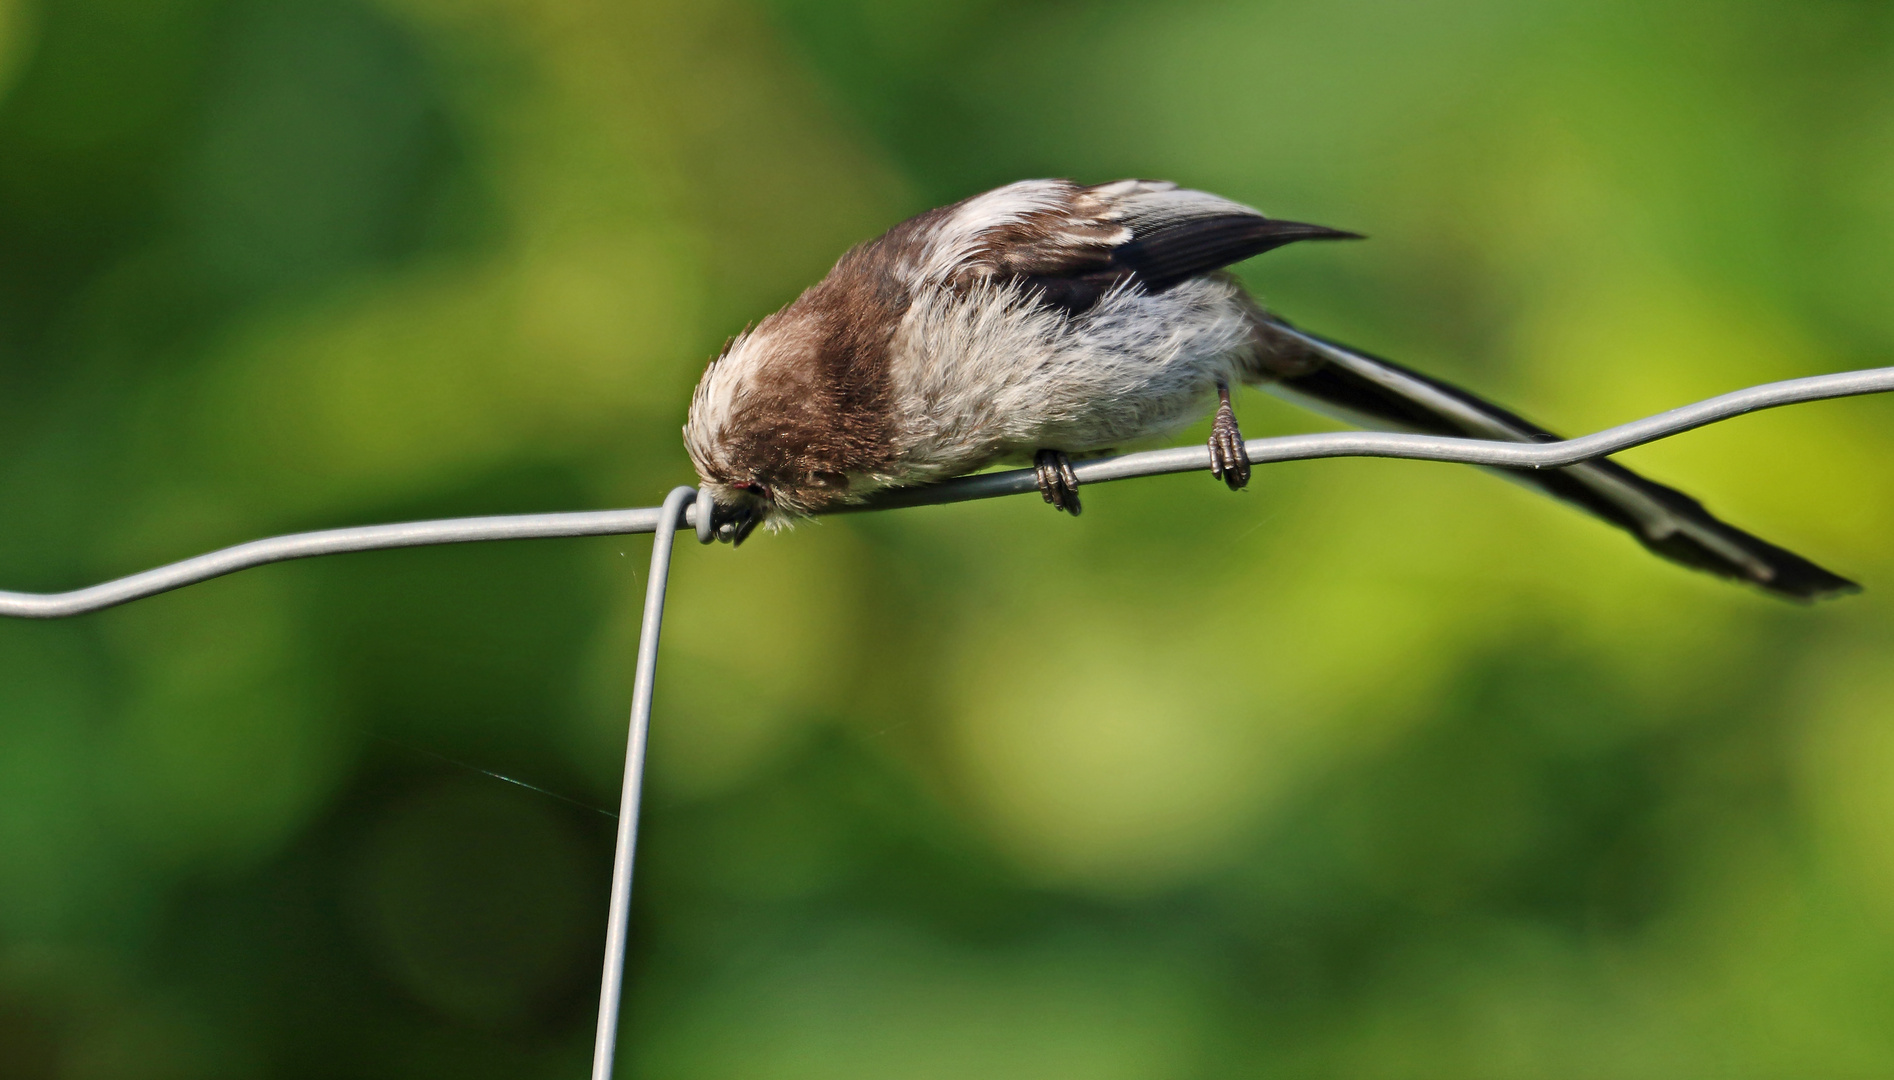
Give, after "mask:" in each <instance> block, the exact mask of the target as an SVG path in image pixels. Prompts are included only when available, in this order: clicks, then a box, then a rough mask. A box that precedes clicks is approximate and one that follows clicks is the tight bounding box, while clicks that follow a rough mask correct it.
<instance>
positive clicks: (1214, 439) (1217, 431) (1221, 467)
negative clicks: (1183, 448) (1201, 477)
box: [1210, 388, 1250, 491]
mask: <svg viewBox="0 0 1894 1080" xmlns="http://www.w3.org/2000/svg"><path fill="white" fill-rule="evenodd" d="M1218 393H1219V395H1220V396H1221V397H1222V399H1223V400H1222V403H1221V404H1219V405H1218V406H1217V418H1216V419H1215V420H1214V421H1212V422H1211V424H1210V475H1211V476H1214V477H1216V478H1217V479H1219V480H1221V481H1223V482H1224V483H1226V484H1228V485H1230V490H1231V491H1240V490H1242V489H1243V488H1244V487H1245V486H1246V485H1248V484H1249V482H1250V454H1249V450H1248V449H1247V448H1245V447H1244V445H1243V433H1242V432H1241V431H1239V430H1237V427H1236V413H1235V412H1234V411H1233V410H1232V409H1231V408H1230V392H1229V390H1227V389H1221V388H1220V389H1219V391H1218Z"/></svg>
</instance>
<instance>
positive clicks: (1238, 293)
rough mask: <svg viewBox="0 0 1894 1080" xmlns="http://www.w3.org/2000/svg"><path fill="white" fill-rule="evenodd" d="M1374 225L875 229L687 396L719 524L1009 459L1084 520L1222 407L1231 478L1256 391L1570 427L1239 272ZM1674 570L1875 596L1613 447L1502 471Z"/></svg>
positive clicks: (1042, 191)
mask: <svg viewBox="0 0 1894 1080" xmlns="http://www.w3.org/2000/svg"><path fill="white" fill-rule="evenodd" d="M1361 238H1362V237H1361V236H1360V234H1357V233H1353V232H1349V231H1346V230H1343V229H1333V228H1328V227H1326V226H1321V225H1311V224H1306V223H1302V222H1296V221H1288V220H1282V219H1278V218H1272V217H1269V216H1267V215H1265V214H1263V213H1261V212H1260V211H1258V210H1255V209H1253V208H1251V207H1249V206H1246V205H1244V204H1242V203H1238V202H1235V201H1232V200H1229V199H1225V198H1222V197H1221V196H1218V195H1214V194H1210V193H1208V192H1204V191H1197V190H1192V189H1190V188H1185V187H1180V186H1179V185H1177V184H1175V183H1170V182H1167V181H1158V180H1119V181H1115V182H1112V183H1104V184H1094V185H1083V184H1079V183H1077V182H1074V181H1071V180H1063V179H1045V180H1022V181H1019V182H1017V183H1012V184H1007V185H1005V186H1003V187H999V188H995V189H993V190H991V191H987V192H984V193H981V194H978V195H973V196H971V197H969V198H966V199H962V200H961V201H959V202H956V203H953V204H951V205H948V206H943V207H939V208H937V209H933V210H929V211H927V212H925V213H922V214H920V215H917V216H915V217H912V218H909V219H908V220H906V221H903V222H901V223H900V224H898V225H895V226H894V227H893V228H891V229H889V230H888V231H887V232H886V233H884V234H882V235H881V236H879V237H877V238H875V239H873V240H869V241H867V242H865V243H862V244H858V245H856V246H855V247H853V248H851V249H850V250H849V251H848V252H847V253H845V254H844V255H843V256H842V257H841V259H840V260H839V261H837V262H836V264H835V266H834V268H833V269H831V270H830V271H829V273H828V275H827V276H826V277H824V278H823V279H822V280H821V281H820V282H818V283H816V284H815V285H814V286H812V287H810V288H809V289H808V290H806V291H805V292H803V293H802V294H801V295H800V296H798V297H797V298H796V299H795V300H794V301H792V302H791V303H790V304H788V305H787V306H786V307H784V308H782V309H781V310H779V311H777V312H775V313H774V314H771V315H769V316H767V317H765V318H763V319H762V320H761V321H759V322H757V323H755V324H754V325H753V326H751V327H749V328H747V329H745V330H744V331H743V332H742V333H740V334H738V335H736V336H735V337H733V338H731V339H730V341H729V342H728V343H727V344H726V345H725V346H724V348H723V350H722V352H721V353H720V354H719V355H718V356H717V357H716V358H715V359H713V360H712V361H711V362H710V364H709V366H708V367H707V368H706V369H705V371H704V374H703V377H702V378H701V379H700V380H699V382H698V384H697V387H696V390H695V392H694V393H693V394H692V396H691V403H690V410H689V414H688V417H687V420H686V423H685V425H684V443H685V447H686V449H687V450H688V452H689V454H690V458H691V461H692V464H693V465H694V466H695V467H696V470H697V474H698V477H699V479H700V480H701V482H702V485H703V490H704V491H706V492H707V493H708V494H709V496H710V497H711V499H712V500H713V501H714V503H715V504H716V506H717V507H718V508H719V510H718V513H719V517H720V519H721V522H722V529H721V531H722V535H723V538H724V539H726V540H729V541H732V542H734V543H739V544H740V543H742V541H743V540H744V538H746V537H747V536H749V535H750V533H751V532H752V531H753V530H754V529H756V528H757V527H758V526H759V525H767V526H768V527H769V528H771V529H778V528H783V527H786V526H789V525H792V524H794V523H795V522H797V521H799V520H801V519H804V518H807V517H809V516H811V515H815V514H821V513H824V512H829V511H833V510H837V509H840V508H843V507H846V506H851V505H860V504H862V503H864V502H867V501H869V500H870V499H871V497H872V496H874V495H875V494H876V493H877V492H880V491H884V490H886V489H890V488H905V487H913V486H918V485H925V484H930V483H934V482H937V481H941V480H945V479H948V478H950V477H954V476H959V475H962V474H965V473H969V472H974V471H976V470H979V469H982V468H985V467H987V466H990V465H995V464H1004V463H1017V464H1026V463H1030V464H1031V465H1032V466H1033V468H1034V474H1035V478H1036V480H1037V483H1038V487H1039V490H1040V494H1041V496H1042V497H1043V499H1044V500H1045V501H1046V502H1047V503H1049V504H1051V505H1052V506H1053V508H1054V509H1056V510H1060V511H1063V512H1065V513H1067V514H1071V515H1077V514H1079V513H1080V512H1081V511H1082V509H1083V505H1082V503H1081V501H1080V497H1079V481H1078V478H1077V476H1076V475H1075V474H1074V471H1073V469H1072V464H1071V462H1072V459H1073V458H1074V457H1083V456H1085V455H1091V454H1098V453H1103V452H1106V451H1109V450H1111V449H1114V448H1117V447H1122V446H1124V445H1126V444H1133V443H1144V442H1149V441H1152V440H1154V439H1158V438H1161V437H1164V436H1166V435H1171V434H1174V433H1175V432H1177V431H1179V430H1181V429H1182V428H1185V427H1188V426H1189V425H1190V424H1192V423H1194V422H1196V421H1198V420H1200V419H1201V418H1202V417H1203V416H1204V415H1205V413H1206V412H1212V410H1214V412H1213V420H1212V423H1211V431H1210V436H1209V449H1210V462H1211V464H1210V472H1211V474H1212V476H1214V477H1215V478H1216V479H1218V480H1220V481H1222V482H1223V483H1224V484H1225V485H1227V486H1228V487H1229V488H1230V489H1231V490H1238V489H1241V488H1243V487H1244V486H1245V485H1247V484H1248V483H1249V480H1250V473H1251V468H1250V460H1249V457H1248V454H1247V453H1246V452H1245V450H1244V445H1243V436H1242V433H1241V430H1240V429H1239V427H1238V425H1237V420H1236V414H1235V410H1234V408H1233V406H1232V403H1231V397H1230V393H1231V389H1232V387H1234V386H1237V385H1249V386H1256V387H1260V388H1262V389H1264V390H1266V391H1269V392H1272V393H1275V394H1277V395H1279V396H1281V397H1284V398H1286V399H1289V400H1291V401H1294V402H1297V403H1298V404H1301V405H1305V406H1307V407H1310V408H1312V409H1314V410H1316V411H1318V412H1322V413H1325V414H1328V415H1330V416H1332V417H1335V418H1338V419H1341V420H1343V421H1345V422H1348V423H1352V424H1355V425H1357V426H1361V427H1366V428H1371V429H1377V430H1392V431H1406V432H1415V433H1422V434H1432V435H1449V436H1463V437H1471V438H1479V439H1497V440H1507V441H1516V442H1542V441H1548V440H1553V439H1556V438H1557V436H1555V435H1553V434H1551V433H1550V432H1548V431H1547V430H1545V429H1544V428H1542V427H1539V426H1538V425H1536V424H1534V423H1532V422H1530V421H1528V420H1526V419H1524V418H1522V417H1521V416H1519V415H1517V414H1516V413H1513V412H1511V411H1510V410H1508V409H1505V408H1502V407H1500V406H1498V405H1495V404H1493V403H1491V402H1489V401H1486V400H1484V399H1482V398H1480V397H1478V396H1476V395H1474V394H1472V393H1470V392H1468V391H1466V390H1462V389H1460V388H1459V387H1456V386H1453V385H1451V384H1449V383H1446V382H1442V381H1440V380H1438V379H1434V378H1431V377H1429V376H1427V375H1424V374H1421V373H1420V372H1417V371H1414V370H1412V369H1410V368H1407V367H1404V366H1402V365H1400V364H1397V363H1394V362H1393V361H1390V360H1386V359H1383V358H1381V357H1379V356H1375V355H1373V354H1371V353H1369V352H1366V351H1363V350H1360V349H1355V348H1351V347H1349V346H1346V345H1343V344H1341V343H1339V342H1335V341H1331V340H1329V339H1327V338H1323V337H1320V336H1318V335H1314V334H1310V333H1306V332H1303V331H1300V330H1298V329H1297V328H1295V327H1293V326H1292V325H1291V324H1290V323H1288V322H1287V321H1286V320H1284V319H1283V318H1281V317H1280V316H1277V315H1275V314H1273V313H1271V312H1270V311H1268V310H1267V309H1265V308H1264V307H1263V305H1262V304H1261V303H1259V302H1258V301H1257V300H1256V299H1254V298H1253V297H1252V296H1251V295H1250V294H1249V293H1248V292H1247V291H1246V290H1245V289H1244V287H1243V286H1242V284H1241V283H1240V282H1239V281H1238V279H1237V278H1236V276H1235V275H1234V274H1233V273H1232V272H1231V271H1230V269H1229V268H1230V267H1231V266H1233V265H1234V264H1236V263H1239V262H1242V261H1243V260H1246V259H1249V258H1252V257H1254V256H1257V255H1261V254H1263V253H1265V252H1268V251H1271V250H1273V249H1275V248H1279V247H1282V246H1284V245H1286V244H1291V243H1296V242H1300V241H1308V240H1354V239H1361ZM1494 471H1497V472H1500V473H1502V474H1503V475H1505V476H1506V477H1507V478H1508V479H1513V480H1516V481H1518V482H1520V483H1522V484H1525V485H1526V486H1529V487H1532V488H1536V489H1538V490H1539V491H1541V492H1543V493H1545V494H1547V495H1551V496H1553V497H1555V498H1558V499H1560V500H1563V501H1565V502H1567V503H1570V504H1573V505H1575V506H1577V507H1578V508H1580V509H1582V510H1585V511H1587V512H1589V513H1591V514H1593V515H1595V516H1596V517H1598V518H1601V519H1603V520H1604V521H1605V522H1607V523H1609V524H1611V525H1615V526H1617V527H1618V528H1620V529H1623V530H1624V531H1626V532H1628V533H1630V534H1631V535H1632V536H1633V537H1634V538H1636V540H1637V541H1638V542H1639V543H1641V544H1643V545H1644V547H1646V548H1648V549H1649V550H1650V551H1652V552H1654V553H1655V554H1657V555H1660V556H1662V557H1664V558H1666V559H1669V560H1671V561H1673V562H1676V563H1680V564H1683V565H1684V566H1688V567H1692V568H1694V569H1698V570H1705V571H1709V572H1710V573H1713V574H1717V575H1720V576H1723V577H1726V578H1732V579H1735V580H1737V581H1740V582H1747V583H1749V584H1751V585H1754V586H1756V587H1758V588H1760V589H1762V590H1764V591H1766V592H1768V593H1772V594H1775V595H1777V596H1781V597H1785V598H1788V599H1791V600H1798V601H1810V600H1814V599H1817V598H1822V597H1828V596H1834V595H1839V594H1842V593H1848V592H1855V591H1858V590H1859V586H1858V585H1856V584H1855V583H1854V582H1852V581H1849V580H1848V579H1846V578H1844V577H1841V576H1839V575H1836V574H1834V573H1831V572H1830V571H1828V570H1825V569H1823V568H1821V567H1820V566H1817V565H1815V564H1814V563H1812V562H1810V561H1808V560H1807V559H1804V558H1802V557H1801V556H1799V555H1796V554H1794V553H1792V552H1789V551H1786V550H1784V549H1782V548H1780V547H1777V546H1775V545H1773V544H1770V543H1769V542H1767V541H1765V540H1762V539H1760V538H1758V537H1756V536H1752V535H1751V534H1749V533H1747V532H1744V531H1743V530H1741V529H1738V528H1736V527H1735V526H1732V525H1729V524H1727V523H1725V522H1723V521H1721V520H1720V519H1718V518H1716V517H1715V516H1713V515H1712V514H1711V513H1710V512H1709V511H1708V510H1706V509H1704V507H1703V505H1702V504H1701V503H1699V502H1698V501H1697V500H1695V499H1693V498H1691V497H1690V496H1688V495H1685V494H1684V493H1682V492H1680V491H1677V490H1675V489H1673V488H1669V487H1666V486H1664V485H1662V484H1659V483H1656V482H1655V481H1652V480H1648V479H1645V478H1644V477H1642V476H1640V475H1638V474H1637V473H1634V472H1632V471H1631V470H1629V469H1627V468H1625V467H1624V466H1622V465H1619V464H1617V463H1616V462H1613V461H1610V460H1606V459H1599V460H1594V461H1587V462H1583V463H1581V464H1577V465H1570V466H1566V467H1563V468H1558V469H1543V470H1533V469H1497V470H1494Z"/></svg>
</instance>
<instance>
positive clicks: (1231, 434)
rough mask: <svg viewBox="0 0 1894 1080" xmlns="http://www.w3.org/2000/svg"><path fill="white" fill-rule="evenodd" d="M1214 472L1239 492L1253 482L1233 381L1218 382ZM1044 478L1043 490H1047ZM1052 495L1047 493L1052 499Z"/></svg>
mask: <svg viewBox="0 0 1894 1080" xmlns="http://www.w3.org/2000/svg"><path fill="white" fill-rule="evenodd" d="M1210 475H1211V476H1214V477H1216V478H1217V479H1219V480H1221V481H1223V482H1224V483H1226V484H1228V485H1230V490H1231V491H1239V490H1241V489H1242V488H1243V487H1244V486H1245V485H1247V484H1248V483H1249V482H1250V455H1249V451H1248V450H1247V449H1245V448H1244V446H1243V433H1242V432H1241V431H1238V430H1237V428H1236V412H1235V411H1234V410H1232V409H1231V408H1230V384H1228V383H1218V384H1217V418H1216V420H1214V421H1212V422H1211V424H1210ZM1044 488H1045V484H1044V482H1043V481H1042V482H1041V484H1040V489H1041V490H1044ZM1050 498H1051V497H1050V496H1047V499H1048V501H1050Z"/></svg>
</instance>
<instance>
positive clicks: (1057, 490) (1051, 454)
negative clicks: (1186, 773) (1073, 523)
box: [1033, 450, 1084, 517]
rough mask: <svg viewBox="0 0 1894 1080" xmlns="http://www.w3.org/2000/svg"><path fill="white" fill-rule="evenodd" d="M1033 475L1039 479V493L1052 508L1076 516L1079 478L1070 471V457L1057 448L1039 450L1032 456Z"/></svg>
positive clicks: (1078, 506) (1080, 509) (1078, 507)
mask: <svg viewBox="0 0 1894 1080" xmlns="http://www.w3.org/2000/svg"><path fill="white" fill-rule="evenodd" d="M1033 476H1034V478H1035V479H1037V480H1038V481H1039V494H1040V497H1042V498H1044V499H1045V500H1046V501H1047V502H1049V503H1051V504H1052V507H1053V509H1055V510H1063V511H1065V512H1066V513H1068V514H1071V515H1072V516H1073V517H1078V516H1079V512H1080V511H1082V510H1083V509H1084V507H1082V506H1080V505H1079V478H1078V474H1077V473H1074V472H1073V471H1072V459H1070V458H1068V457H1066V456H1065V454H1064V452H1062V451H1059V450H1041V451H1039V453H1038V454H1036V455H1034V457H1033Z"/></svg>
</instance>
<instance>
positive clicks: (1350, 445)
mask: <svg viewBox="0 0 1894 1080" xmlns="http://www.w3.org/2000/svg"><path fill="white" fill-rule="evenodd" d="M1308 340H1309V341H1310V343H1311V345H1321V344H1322V343H1321V342H1318V341H1315V339H1308ZM1891 390H1894V368H1871V369H1869V370H1866V371H1848V372H1842V373H1840V374H1835V375H1815V376H1811V377H1809V378H1805V379H1790V380H1788V381H1786V382H1776V383H1768V384H1765V385H1763V386H1753V387H1750V388H1749V389H1747V390H1738V391H1736V392H1734V393H1729V394H1723V395H1720V396H1718V397H1713V398H1710V399H1708V400H1706V401H1700V402H1697V403H1696V404H1694V405H1686V406H1684V407H1682V408H1680V409H1672V410H1670V411H1668V412H1662V413H1658V414H1657V415H1656V416H1651V417H1646V418H1645V419H1642V420H1635V421H1632V422H1631V423H1629V424H1622V425H1620V426H1618V427H1614V428H1608V429H1606V430H1604V431H1600V432H1597V433H1596V434H1592V435H1586V436H1584V437H1582V438H1577V439H1565V440H1562V441H1558V442H1544V443H1516V442H1492V441H1488V440H1484V439H1456V438H1446V437H1442V436H1437V435H1397V434H1390V433H1386V432H1373V431H1339V432H1330V433H1325V434H1320V435H1288V436H1281V437H1278V438H1269V439H1251V440H1249V441H1248V442H1246V443H1245V444H1244V445H1245V446H1246V447H1247V448H1248V450H1249V455H1250V460H1251V461H1252V462H1254V463H1256V464H1258V465H1262V464H1267V463H1269V462H1275V461H1300V460H1307V459H1312V458H1332V457H1389V458H1411V459H1418V460H1424V461H1448V462H1459V463H1463V464H1468V465H1494V466H1508V467H1513V468H1528V469H1549V468H1557V467H1559V466H1562V465H1573V464H1576V463H1578V462H1581V461H1589V460H1591V459H1593V458H1599V457H1604V456H1605V455H1607V454H1615V453H1617V452H1618V451H1620V450H1627V449H1630V448H1631V447H1634V446H1641V445H1643V444H1645V443H1648V442H1652V441H1655V440H1657V439H1662V438H1666V437H1668V436H1671V435H1677V434H1681V433H1682V432H1686V431H1689V430H1691V429H1693V428H1699V427H1702V426H1704V425H1705V424H1711V423H1715V422H1717V421H1719V420H1728V419H1730V418H1731V417H1735V416H1741V415H1743V414H1744V413H1750V412H1755V411H1757V410H1760V409H1773V408H1777V407H1778V406H1782V405H1793V404H1797V403H1799V402H1804V401H1821V400H1825V399H1828V398H1842V397H1855V396H1858V395H1861V394H1878V393H1885V392H1887V391H1891ZM1209 467H1210V451H1209V449H1208V448H1207V447H1204V446H1188V447H1178V448H1176V449H1172V450H1153V451H1149V452H1146V453H1139V454H1124V455H1121V456H1118V457H1109V458H1096V459H1093V460H1090V461H1080V462H1077V463H1075V464H1074V465H1073V466H1072V468H1073V471H1074V472H1075V473H1077V474H1078V478H1079V482H1080V483H1082V484H1099V483H1104V482H1105V481H1108V480H1125V479H1129V478H1131V477H1134V476H1157V475H1160V474H1163V473H1176V472H1196V471H1200V470H1206V469H1208V468H1209ZM1036 490H1038V488H1037V484H1036V483H1035V482H1034V479H1033V472H1032V470H1031V469H1015V470H1010V471H1007V472H994V473H982V474H980V475H978V476H967V477H961V478H960V479H957V480H949V481H947V482H945V483H941V484H934V485H931V486H928V487H919V488H906V489H899V490H894V491H886V492H882V493H880V494H879V495H877V496H875V497H874V498H872V499H870V500H869V501H868V502H867V503H865V504H864V505H862V506H859V507H848V508H847V509H846V511H845V512H858V511H862V510H889V509H894V508H897V507H906V506H929V505H934V504H940V503H956V502H967V501H970V500H973V499H991V498H996V497H998V496H1002V495H1020V494H1024V493H1026V492H1029V491H1036ZM689 513H690V516H689V517H688V518H687V522H688V523H689V524H692V525H695V524H696V520H697V519H696V516H695V515H696V513H697V511H696V509H695V508H693V509H692V510H691V511H689ZM661 517H662V512H661V511H660V509H659V508H658V507H655V506H652V507H642V508H639V509H636V510H600V511H592V512H585V513H565V514H514V515H508V516H503V517H477V518H449V519H447V520H443V521H417V522H410V523H407V524H402V525H368V526H362V527H359V528H352V529H325V530H323V531H321V532H306V533H293V534H291V535H288V536H277V537H272V538H270V539H268V540H253V541H251V542H249V543H247V544H238V545H236V546H235V547H227V548H223V549H222V550H219V551H212V552H209V553H207V554H203V555H199V556H197V557H195V558H190V559H185V560H183V561H182V562H175V563H171V564H170V565H168V566H160V567H157V568H155V569H152V570H146V571H144V572H142V573H138V574H131V575H129V576H126V577H122V578H117V579H115V580H112V581H107V582H103V583H101V584H98V585H93V586H91V587H89V588H83V589H74V590H72V591H70V592H60V593H29V592H6V591H0V615H10V616H14V617H16V618H23V619H59V618H65V617H66V616H69V615H83V614H85V613H86V612H90V611H98V610H100V609H101V608H109V607H113V606H115V605H118V604H123V603H126V602H127V601H131V600H137V599H140V598H142V597H146V596H152V595H155V594H157V593H161V592H168V591H170V590H172V589H177V588H181V587H183V586H185V585H191V584H195V583H197V582H200V581H206V580H209V579H210V578H214V577H221V576H222V575H224V574H231V573H235V572H236V571H238V570H246V569H249V568H250V567H253V566H263V565H265V564H267V563H274V562H284V561H286V560H289V559H306V558H310V557H311V556H315V555H337V554H341V553H344V552H350V551H376V550H380V549H384V548H401V547H421V546H425V545H429V544H463V543H468V542H470V541H475V540H527V539H536V538H542V537H556V536H620V535H626V534H630V533H647V532H651V531H653V530H655V529H656V528H657V527H658V522H659V521H660V520H661Z"/></svg>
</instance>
